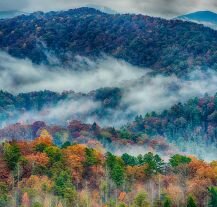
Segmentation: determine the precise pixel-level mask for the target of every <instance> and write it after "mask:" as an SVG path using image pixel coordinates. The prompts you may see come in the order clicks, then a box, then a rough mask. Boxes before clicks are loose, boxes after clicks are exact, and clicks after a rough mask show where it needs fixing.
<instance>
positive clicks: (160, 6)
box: [0, 0, 217, 17]
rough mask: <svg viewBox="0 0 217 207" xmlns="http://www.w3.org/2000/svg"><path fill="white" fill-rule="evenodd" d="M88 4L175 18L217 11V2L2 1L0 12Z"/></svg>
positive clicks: (67, 7) (51, 8) (154, 0)
mask: <svg viewBox="0 0 217 207" xmlns="http://www.w3.org/2000/svg"><path fill="white" fill-rule="evenodd" d="M88 4H96V5H100V6H106V7H109V8H111V9H113V10H116V11H118V12H124V13H126V12H129V13H142V14H148V15H153V16H162V17H174V16H177V15H180V14H185V13H190V12H193V11H198V10H212V11H217V0H0V10H24V11H38V10H42V11H50V10H66V9H70V8H75V7H81V6H85V5H88Z"/></svg>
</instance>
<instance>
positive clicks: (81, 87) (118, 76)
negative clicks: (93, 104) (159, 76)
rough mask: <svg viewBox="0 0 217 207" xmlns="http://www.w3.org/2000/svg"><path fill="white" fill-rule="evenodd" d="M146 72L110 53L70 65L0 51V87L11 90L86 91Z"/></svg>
mask: <svg viewBox="0 0 217 207" xmlns="http://www.w3.org/2000/svg"><path fill="white" fill-rule="evenodd" d="M74 69H76V71H75V70H74ZM145 73H146V71H144V70H142V69H140V68H137V67H133V66H131V65H129V64H128V63H126V62H124V61H118V60H116V59H113V58H109V57H105V58H103V59H100V60H97V61H96V62H93V61H91V60H89V59H87V58H81V57H77V61H76V62H74V63H72V68H61V67H53V68H50V67H46V66H43V65H34V64H32V62H31V61H29V60H21V59H16V58H13V57H11V56H9V55H8V54H6V53H3V52H0V88H1V89H3V90H6V91H9V92H12V93H19V92H31V91H39V90H45V89H46V90H52V91H57V92H62V91H64V90H74V91H75V92H89V91H91V90H95V89H97V88H101V87H116V86H117V87H118V86H121V85H122V82H123V81H127V80H133V79H137V78H139V77H141V76H142V75H144V74H145Z"/></svg>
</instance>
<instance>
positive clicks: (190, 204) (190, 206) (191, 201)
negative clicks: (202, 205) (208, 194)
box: [187, 196, 197, 207]
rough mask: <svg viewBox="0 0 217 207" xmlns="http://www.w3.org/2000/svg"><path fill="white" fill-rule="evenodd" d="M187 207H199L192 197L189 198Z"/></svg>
mask: <svg viewBox="0 0 217 207" xmlns="http://www.w3.org/2000/svg"><path fill="white" fill-rule="evenodd" d="M187 207H197V205H196V203H195V200H194V198H193V197H192V196H189V197H188V203H187Z"/></svg>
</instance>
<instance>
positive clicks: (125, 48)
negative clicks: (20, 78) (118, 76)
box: [0, 8, 217, 76]
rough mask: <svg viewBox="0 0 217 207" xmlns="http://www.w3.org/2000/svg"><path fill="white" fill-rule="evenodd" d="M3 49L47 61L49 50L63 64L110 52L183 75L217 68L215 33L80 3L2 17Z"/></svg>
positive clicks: (36, 61) (39, 60)
mask: <svg viewBox="0 0 217 207" xmlns="http://www.w3.org/2000/svg"><path fill="white" fill-rule="evenodd" d="M0 49H2V50H5V51H7V52H9V53H10V54H11V55H13V56H15V57H18V58H29V59H31V60H32V61H33V62H34V63H48V62H49V57H48V55H47V54H49V56H50V54H52V55H55V56H57V57H58V58H59V59H60V60H61V63H63V64H68V63H69V62H70V61H72V60H73V57H75V56H77V55H80V56H86V57H90V58H96V57H99V56H100V55H102V54H106V55H109V56H113V57H115V58H121V59H124V60H126V61H128V62H129V63H131V64H134V65H137V66H141V67H150V68H152V69H154V70H155V71H156V72H161V73H165V74H170V73H175V74H177V75H180V76H182V75H185V74H186V72H188V71H189V70H192V69H194V67H195V66H200V67H203V68H208V67H216V61H217V53H216V51H217V32H216V31H213V30H211V29H209V28H205V27H203V26H202V25H198V24H194V23H189V22H182V21H179V20H164V19H161V18H154V17H148V16H143V15H129V14H125V15H120V14H117V15H109V14H105V13H102V12H100V11H97V10H95V9H91V8H80V9H74V10H69V11H64V12H49V13H42V12H37V13H33V14H31V15H29V16H19V17H16V18H13V19H8V20H1V21H0Z"/></svg>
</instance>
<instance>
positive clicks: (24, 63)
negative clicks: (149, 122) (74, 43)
mask: <svg viewBox="0 0 217 207" xmlns="http://www.w3.org/2000/svg"><path fill="white" fill-rule="evenodd" d="M49 58H50V59H51V60H53V62H54V61H55V62H57V61H56V60H57V58H56V57H55V56H52V55H50V57H49ZM71 65H72V67H71V68H61V67H60V66H54V67H49V66H46V65H35V64H33V63H32V62H31V61H30V60H27V59H24V60H23V59H17V58H14V57H11V56H10V55H8V54H6V53H4V52H0V89H1V90H4V91H8V92H10V93H13V94H14V95H16V94H18V93H21V92H22V93H25V92H26V93H27V92H32V91H43V90H50V91H56V92H63V91H75V92H76V93H84V96H85V94H88V93H89V94H91V93H92V92H90V91H94V90H97V89H100V88H105V87H110V88H114V87H117V88H120V89H121V91H122V92H123V93H122V97H121V102H120V104H119V107H118V109H109V110H110V111H109V112H110V116H109V117H101V119H100V120H99V119H98V117H96V116H95V115H93V113H91V112H93V111H94V110H97V109H98V108H99V107H102V103H100V102H97V101H95V100H92V99H91V98H88V96H87V97H86V98H85V97H83V98H78V99H77V100H75V99H67V100H66V101H60V102H58V103H57V104H53V105H49V106H46V107H44V108H43V109H42V110H41V111H40V112H38V111H26V112H25V113H22V115H20V116H18V117H19V118H16V119H15V120H13V121H12V123H13V122H17V121H22V122H25V121H26V122H31V119H32V118H31V117H35V119H38V120H42V121H47V122H48V123H65V122H66V121H68V120H70V119H73V118H74V119H79V120H81V121H84V122H88V123H90V122H92V123H93V122H95V121H96V122H100V123H101V124H102V125H103V126H104V125H107V124H109V125H112V126H121V125H124V124H126V123H127V122H129V121H131V120H132V119H133V118H134V117H135V116H136V115H140V114H142V115H145V113H147V112H151V111H157V112H160V111H162V110H164V109H168V108H170V107H171V106H172V105H174V104H176V103H178V102H185V101H187V100H188V99H190V98H192V97H196V96H197V97H201V96H203V95H204V94H205V93H209V94H210V95H213V94H215V93H216V92H217V73H216V72H215V71H213V70H211V69H210V70H207V71H201V70H196V71H194V72H191V73H189V74H188V75H187V78H186V79H181V78H178V77H177V76H175V75H171V76H163V75H159V74H157V75H153V74H152V73H151V72H152V70H151V69H146V68H139V67H135V66H132V65H130V64H129V63H127V62H125V61H122V60H117V59H114V58H111V57H108V56H104V58H101V59H97V60H95V61H93V60H90V59H88V58H83V57H80V56H78V57H76V61H75V62H72V63H71ZM35 119H34V120H35ZM10 123H11V122H10Z"/></svg>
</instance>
